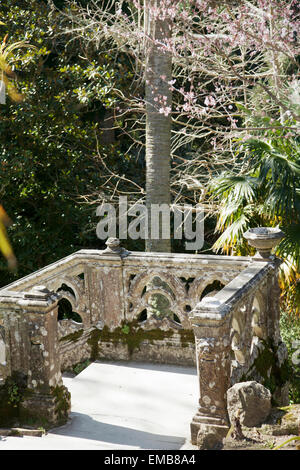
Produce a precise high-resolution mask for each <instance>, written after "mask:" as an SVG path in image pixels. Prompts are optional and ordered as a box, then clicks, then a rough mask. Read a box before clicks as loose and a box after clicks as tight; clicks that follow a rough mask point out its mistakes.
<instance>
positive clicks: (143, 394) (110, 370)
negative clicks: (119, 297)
mask: <svg viewBox="0 0 300 470" xmlns="http://www.w3.org/2000/svg"><path fill="white" fill-rule="evenodd" d="M64 383H65V385H66V386H67V387H68V389H69V391H70V392H71V396H72V413H71V417H70V418H71V419H70V422H69V423H68V424H66V425H65V426H62V427H60V428H57V429H55V430H52V431H51V432H49V433H48V434H47V435H45V436H43V437H29V436H26V437H22V438H21V437H2V438H0V450H8V449H10V450H12V449H14V450H21V449H26V450H44V449H50V450H56V449H60V450H61V449H65V450H69V449H77V450H86V449H91V450H93V449H94V450H96V449H98V450H110V449H119V450H124V449H148V450H149V449H155V450H158V449H163V450H169V449H173V450H177V449H180V448H184V449H190V448H192V447H191V446H189V444H187V442H188V439H189V434H190V429H189V426H190V422H191V419H192V417H193V415H194V414H195V412H196V408H197V401H198V384H197V374H196V369H195V368H190V367H177V366H165V365H152V364H140V363H133V362H132V363H121V362H118V363H116V362H114V363H100V362H95V363H93V364H91V365H90V366H89V367H87V368H86V369H85V370H84V371H83V372H81V373H80V374H79V375H77V376H76V377H75V378H70V377H64Z"/></svg>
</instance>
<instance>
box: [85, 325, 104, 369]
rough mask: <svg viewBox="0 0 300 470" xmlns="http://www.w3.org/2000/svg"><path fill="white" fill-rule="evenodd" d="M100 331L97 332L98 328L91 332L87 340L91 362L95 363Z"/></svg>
mask: <svg viewBox="0 0 300 470" xmlns="http://www.w3.org/2000/svg"><path fill="white" fill-rule="evenodd" d="M101 333H102V332H101V330H98V328H95V329H94V330H92V331H91V333H90V335H89V338H88V340H87V343H88V345H89V346H91V361H96V359H97V358H98V354H99V344H98V343H99V339H100V337H101Z"/></svg>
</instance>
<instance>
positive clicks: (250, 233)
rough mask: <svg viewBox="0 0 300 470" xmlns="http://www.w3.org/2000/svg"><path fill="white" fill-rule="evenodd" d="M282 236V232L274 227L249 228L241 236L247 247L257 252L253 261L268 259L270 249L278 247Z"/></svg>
mask: <svg viewBox="0 0 300 470" xmlns="http://www.w3.org/2000/svg"><path fill="white" fill-rule="evenodd" d="M284 236H285V234H284V232H282V231H281V230H280V229H279V228H276V227H275V228H274V227H256V228H250V229H249V230H247V232H245V233H244V235H243V237H244V238H245V239H246V240H247V242H248V243H249V245H250V246H253V247H254V248H256V250H257V251H256V254H255V256H254V259H261V260H267V259H269V258H270V256H271V250H272V248H274V247H275V246H276V245H278V243H279V242H280V240H281V239H282V238H283V237H284Z"/></svg>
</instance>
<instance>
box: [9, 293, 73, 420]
mask: <svg viewBox="0 0 300 470" xmlns="http://www.w3.org/2000/svg"><path fill="white" fill-rule="evenodd" d="M58 300H59V295H57V294H55V293H54V292H50V291H49V290H48V289H46V288H45V287H44V286H37V287H36V288H35V289H32V290H31V291H30V292H19V293H16V292H6V293H4V296H3V294H2V293H1V298H0V308H1V309H6V311H7V312H9V315H7V321H8V322H9V336H10V369H11V377H12V378H13V377H17V378H19V380H20V382H19V383H18V389H19V394H20V397H19V398H20V401H19V403H18V420H19V422H20V424H24V423H28V424H34V425H42V426H44V427H46V428H49V427H51V426H54V425H59V424H63V423H64V422H66V420H67V418H68V414H69V411H70V394H69V392H68V390H67V389H66V387H64V385H63V382H62V377H61V372H60V357H59V345H58V337H57V303H58Z"/></svg>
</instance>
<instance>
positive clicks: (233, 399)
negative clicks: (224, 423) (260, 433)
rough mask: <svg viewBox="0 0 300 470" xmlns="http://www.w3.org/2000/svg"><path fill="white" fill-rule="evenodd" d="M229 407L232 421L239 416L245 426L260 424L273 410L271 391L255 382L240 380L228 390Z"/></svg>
mask: <svg viewBox="0 0 300 470" xmlns="http://www.w3.org/2000/svg"><path fill="white" fill-rule="evenodd" d="M227 409H228V414H229V419H230V422H231V423H232V422H233V421H234V418H235V417H236V416H239V420H240V423H241V424H242V425H243V426H247V427H252V426H259V425H260V424H262V423H263V422H264V421H265V419H266V418H267V417H268V415H269V413H270V411H271V393H270V391H269V390H268V389H267V388H266V387H264V386H263V385H261V384H259V383H257V382H255V381H249V382H240V383H237V384H235V385H233V387H231V388H229V389H228V390H227Z"/></svg>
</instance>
